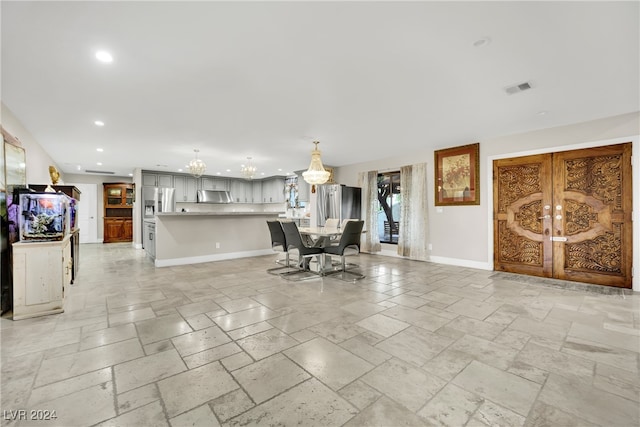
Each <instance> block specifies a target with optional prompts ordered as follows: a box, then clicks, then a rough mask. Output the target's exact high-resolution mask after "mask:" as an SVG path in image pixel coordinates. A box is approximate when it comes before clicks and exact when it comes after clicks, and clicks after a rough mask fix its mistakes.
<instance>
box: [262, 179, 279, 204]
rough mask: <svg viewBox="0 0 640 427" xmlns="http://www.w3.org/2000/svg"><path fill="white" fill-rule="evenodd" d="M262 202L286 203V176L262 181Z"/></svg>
mask: <svg viewBox="0 0 640 427" xmlns="http://www.w3.org/2000/svg"><path fill="white" fill-rule="evenodd" d="M262 203H284V178H278V177H274V178H268V179H265V180H264V181H262Z"/></svg>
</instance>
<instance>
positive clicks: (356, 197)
mask: <svg viewBox="0 0 640 427" xmlns="http://www.w3.org/2000/svg"><path fill="white" fill-rule="evenodd" d="M361 194H362V190H361V189H360V188H359V187H347V186H346V185H338V184H324V185H316V201H317V214H318V221H317V222H318V223H317V225H318V227H323V226H324V223H325V222H326V221H327V218H338V219H339V220H340V224H342V221H343V220H345V219H348V218H351V219H361V215H362V203H361V199H360V198H361Z"/></svg>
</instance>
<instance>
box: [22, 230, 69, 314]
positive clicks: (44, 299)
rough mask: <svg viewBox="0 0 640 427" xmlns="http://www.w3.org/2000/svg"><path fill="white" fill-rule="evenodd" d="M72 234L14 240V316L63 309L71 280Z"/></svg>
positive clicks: (54, 311) (61, 310) (59, 311)
mask: <svg viewBox="0 0 640 427" xmlns="http://www.w3.org/2000/svg"><path fill="white" fill-rule="evenodd" d="M72 270H73V263H72V259H71V235H68V236H66V237H65V238H64V239H62V240H60V241H55V242H16V243H14V244H13V319H14V320H19V319H26V318H29V317H36V316H43V315H45V314H55V313H62V312H63V311H64V300H65V294H66V287H67V285H68V284H69V283H71V274H72V273H71V272H72Z"/></svg>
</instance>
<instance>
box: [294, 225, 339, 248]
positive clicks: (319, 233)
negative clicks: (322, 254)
mask: <svg viewBox="0 0 640 427" xmlns="http://www.w3.org/2000/svg"><path fill="white" fill-rule="evenodd" d="M298 231H299V232H300V235H301V236H302V239H303V240H304V241H305V243H306V244H307V246H312V247H314V248H323V247H325V246H327V245H328V244H329V243H330V242H332V241H334V242H337V241H338V240H340V236H341V235H342V231H343V229H342V228H337V227H300V228H298Z"/></svg>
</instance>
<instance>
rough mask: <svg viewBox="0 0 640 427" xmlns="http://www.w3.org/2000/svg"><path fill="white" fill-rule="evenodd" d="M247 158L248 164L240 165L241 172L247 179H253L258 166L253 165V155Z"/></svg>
mask: <svg viewBox="0 0 640 427" xmlns="http://www.w3.org/2000/svg"><path fill="white" fill-rule="evenodd" d="M247 160H248V161H247V164H246V165H240V173H242V176H243V177H244V178H246V179H253V176H254V175H255V174H256V171H257V170H258V168H256V167H255V166H253V164H252V163H251V157H247Z"/></svg>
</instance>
